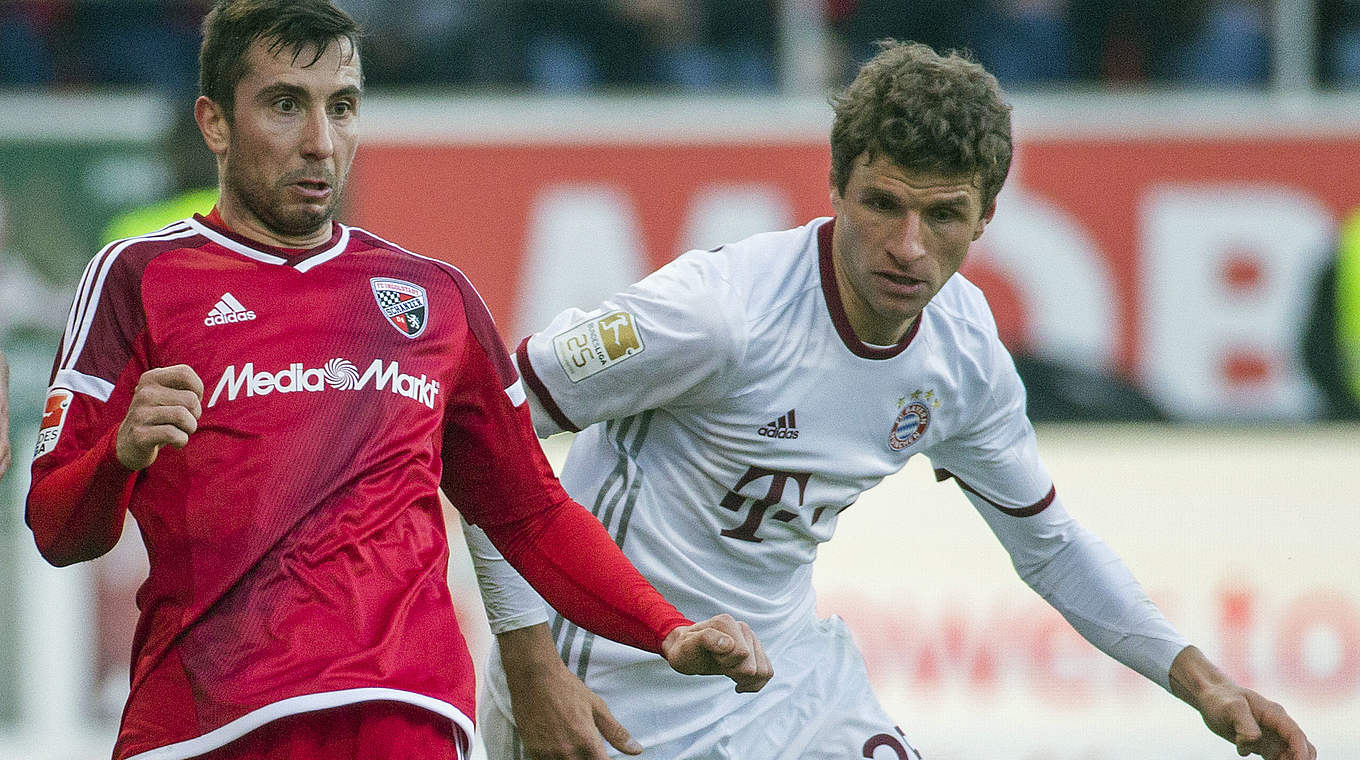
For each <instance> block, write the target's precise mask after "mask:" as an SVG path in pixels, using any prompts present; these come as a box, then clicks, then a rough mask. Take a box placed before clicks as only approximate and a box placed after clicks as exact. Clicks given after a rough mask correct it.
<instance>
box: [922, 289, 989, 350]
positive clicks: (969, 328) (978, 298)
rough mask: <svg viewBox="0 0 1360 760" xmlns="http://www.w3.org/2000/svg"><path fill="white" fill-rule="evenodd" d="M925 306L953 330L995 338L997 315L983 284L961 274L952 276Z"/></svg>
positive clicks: (980, 336)
mask: <svg viewBox="0 0 1360 760" xmlns="http://www.w3.org/2000/svg"><path fill="white" fill-rule="evenodd" d="M926 308H927V310H928V311H929V312H930V313H931V315H932V316H934V317H935V318H936V319H937V320H939V321H942V322H944V323H946V324H947V325H948V326H949V327H951V328H952V329H954V330H957V331H962V332H966V333H970V334H975V335H976V336H978V337H979V338H995V337H996V335H997V330H996V318H995V317H994V316H992V308H991V306H989V305H988V304H987V297H986V296H985V295H983V293H982V290H981V288H979V287H978V286H976V285H974V284H973V283H972V282H970V281H969V280H968V278H966V277H964V276H963V275H961V274H955V275H954V276H953V277H951V278H949V281H948V282H946V283H945V285H944V287H943V288H940V292H939V293H936V294H935V297H934V298H932V299H931V300H930V305H929V306H928V307H926Z"/></svg>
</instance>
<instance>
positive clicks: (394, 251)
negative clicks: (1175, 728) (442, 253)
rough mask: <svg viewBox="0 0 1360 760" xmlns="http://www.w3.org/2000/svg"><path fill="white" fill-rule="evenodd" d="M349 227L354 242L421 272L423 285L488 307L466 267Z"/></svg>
mask: <svg viewBox="0 0 1360 760" xmlns="http://www.w3.org/2000/svg"><path fill="white" fill-rule="evenodd" d="M346 228H347V229H348V231H349V237H350V241H351V245H356V246H359V247H360V248H361V249H366V250H369V251H378V252H382V253H384V254H387V255H389V256H391V257H393V258H394V259H396V260H397V261H399V262H401V265H402V269H403V270H405V271H414V272H417V273H419V274H421V275H422V280H423V284H426V285H428V286H432V287H440V286H447V287H449V288H451V289H453V290H455V291H456V292H457V293H458V295H460V296H461V297H462V298H463V300H464V301H469V300H470V301H471V302H472V303H473V304H477V305H480V306H482V307H483V308H485V305H486V304H485V303H484V302H483V301H482V297H481V294H479V293H478V292H477V288H476V287H474V286H473V284H472V281H471V280H469V279H468V276H467V275H466V274H464V273H463V270H461V269H459V268H458V267H456V266H454V265H453V264H450V263H449V262H447V261H444V260H443V259H437V258H435V257H433V256H426V255H425V254H422V253H417V252H415V251H412V250H410V249H409V248H405V247H403V246H401V245H398V244H397V243H394V242H392V241H391V240H388V239H387V238H384V237H381V236H379V235H376V234H374V233H372V232H369V231H368V230H366V229H364V228H362V227H354V226H352V225H346Z"/></svg>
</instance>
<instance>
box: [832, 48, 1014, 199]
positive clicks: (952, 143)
mask: <svg viewBox="0 0 1360 760" xmlns="http://www.w3.org/2000/svg"><path fill="white" fill-rule="evenodd" d="M877 44H878V48H879V52H878V54H877V55H875V56H874V57H873V59H872V60H870V61H869V62H868V63H866V64H864V66H863V67H861V68H860V70H859V73H858V74H857V75H856V76H855V80H854V81H853V82H851V83H850V86H849V87H847V88H845V90H844V91H843V92H841V93H840V94H839V95H837V96H836V97H835V98H834V99H833V100H832V107H833V109H834V110H835V113H836V118H835V121H834V122H833V123H832V126H831V181H832V182H833V183H834V184H835V186H836V190H837V192H845V185H846V183H847V182H848V181H849V180H850V173H851V171H852V170H853V169H854V163H855V160H856V159H858V158H859V157H860V156H861V155H866V156H867V157H868V158H870V159H873V158H875V157H877V156H880V155H883V156H887V157H888V158H889V159H890V160H892V162H893V163H895V164H897V165H898V166H901V167H902V168H903V169H908V170H911V171H928V172H934V173H939V174H944V175H964V174H966V175H971V176H974V177H976V179H977V182H978V185H979V189H980V190H981V191H982V207H983V209H984V210H985V209H986V208H987V207H988V206H990V205H991V203H992V201H993V200H995V199H996V195H997V193H999V192H1000V191H1001V186H1002V185H1003V184H1004V183H1005V182H1006V174H1007V173H1009V172H1010V167H1011V108H1010V106H1009V105H1007V104H1006V103H1005V102H1004V101H1003V100H1002V98H1001V86H1000V85H999V84H998V83H997V81H996V77H994V76H992V75H991V74H989V73H988V72H987V70H986V69H984V68H982V66H981V65H980V64H978V63H976V62H975V61H973V60H972V59H970V58H969V57H968V56H967V55H966V54H962V53H957V52H950V53H948V54H947V55H943V56H942V55H940V54H938V53H936V52H935V51H934V50H932V49H931V48H930V47H929V46H927V45H922V44H920V43H911V42H898V41H896V40H881V41H879V42H878V43H877Z"/></svg>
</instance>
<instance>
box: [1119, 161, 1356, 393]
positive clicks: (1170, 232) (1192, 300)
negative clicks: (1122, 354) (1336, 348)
mask: <svg viewBox="0 0 1360 760" xmlns="http://www.w3.org/2000/svg"><path fill="white" fill-rule="evenodd" d="M1141 215H1142V218H1141V222H1142V224H1141V228H1142V230H1143V245H1142V250H1143V261H1144V265H1143V270H1142V280H1141V282H1140V291H1141V293H1142V294H1143V296H1144V298H1145V302H1144V304H1143V308H1142V309H1141V310H1140V311H1141V313H1142V314H1143V326H1144V329H1143V338H1144V340H1143V345H1142V347H1141V351H1140V354H1141V365H1142V371H1143V376H1144V378H1145V380H1146V383H1147V387H1148V388H1149V389H1150V390H1151V391H1152V392H1153V393H1154V395H1155V396H1156V399H1157V401H1158V402H1159V403H1160V404H1161V405H1162V406H1163V407H1164V408H1165V409H1167V410H1168V411H1169V412H1171V413H1172V414H1173V415H1174V416H1176V417H1179V418H1182V419H1214V418H1224V417H1228V418H1233V417H1235V418H1240V419H1301V418H1304V417H1307V416H1309V415H1310V414H1312V412H1313V411H1314V409H1315V407H1316V403H1317V395H1316V391H1315V390H1314V388H1313V387H1312V384H1311V383H1310V382H1309V381H1308V379H1307V377H1306V376H1305V375H1304V370H1303V366H1302V362H1301V360H1300V358H1299V355H1300V350H1299V345H1300V340H1301V334H1302V329H1303V326H1304V324H1305V323H1306V321H1307V314H1308V310H1309V308H1310V307H1311V305H1312V300H1313V288H1314V285H1315V281H1316V277H1317V274H1318V271H1319V269H1320V267H1321V266H1322V264H1323V263H1324V262H1325V261H1326V259H1327V257H1329V256H1331V255H1332V245H1333V243H1332V230H1333V229H1334V227H1335V221H1334V219H1333V218H1332V215H1331V213H1330V212H1329V211H1328V210H1327V209H1326V208H1325V207H1323V206H1322V205H1321V204H1320V203H1318V202H1317V201H1316V200H1314V199H1313V198H1311V197H1309V196H1308V195H1306V194H1304V193H1302V192H1300V191H1299V190H1297V189H1295V188H1290V187H1284V186H1273V185H1270V186H1262V185H1244V184H1241V183H1233V184H1226V185H1196V186H1167V185H1162V186H1158V187H1154V188H1153V189H1152V190H1151V191H1150V192H1149V194H1148V196H1147V198H1146V200H1145V201H1144V203H1143V206H1142V208H1141Z"/></svg>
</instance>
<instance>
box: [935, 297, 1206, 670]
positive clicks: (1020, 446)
mask: <svg viewBox="0 0 1360 760" xmlns="http://www.w3.org/2000/svg"><path fill="white" fill-rule="evenodd" d="M973 316H974V317H975V319H976V323H977V324H978V325H979V326H980V331H979V332H980V339H981V340H985V342H986V347H985V348H980V349H979V350H977V351H976V352H974V353H973V354H972V355H973V356H975V357H980V358H976V359H974V360H973V362H971V363H969V364H968V365H966V366H965V367H964V370H963V371H964V372H966V373H973V372H976V373H979V374H978V375H977V378H976V381H975V382H974V383H973V387H976V388H981V389H984V390H981V391H980V392H979V393H978V398H976V399H974V404H975V409H976V411H975V413H974V415H973V419H972V421H971V423H970V424H969V425H967V426H966V427H965V428H964V429H963V430H962V431H960V433H959V434H958V435H955V436H953V437H951V438H950V439H948V440H946V441H943V442H941V443H940V444H938V445H936V446H934V447H932V448H931V450H930V451H929V456H930V459H931V463H932V465H934V467H935V468H936V476H937V477H938V478H940V479H941V480H943V479H946V478H950V477H952V478H954V479H956V480H957V481H958V484H959V487H960V488H962V489H963V491H964V494H965V495H966V496H967V497H968V500H969V501H970V502H971V503H972V504H973V506H974V507H975V508H976V509H977V510H978V513H979V514H981V515H982V518H983V519H984V520H985V521H986V522H987V525H988V527H990V528H991V530H992V532H993V533H994V534H995V535H996V537H997V538H998V539H999V540H1000V541H1001V544H1002V545H1003V546H1004V547H1005V548H1006V551H1007V552H1008V553H1009V554H1010V557H1011V562H1012V564H1013V565H1014V566H1015V569H1016V572H1018V573H1019V574H1020V577H1021V578H1023V579H1024V581H1025V582H1026V583H1027V584H1029V586H1030V587H1031V588H1033V589H1034V590H1035V591H1036V592H1038V594H1039V595H1040V596H1042V597H1043V598H1044V599H1045V600H1046V601H1048V602H1049V603H1050V604H1051V605H1053V607H1054V608H1055V609H1057V610H1058V611H1059V612H1060V613H1062V615H1063V617H1065V618H1066V619H1067V621H1068V622H1069V623H1071V624H1072V627H1073V628H1075V629H1076V630H1077V632H1078V633H1080V634H1081V635H1082V636H1083V637H1084V638H1085V639H1086V640H1087V641H1090V642H1091V643H1092V644H1094V645H1095V646H1096V647H1097V648H1098V649H1100V650H1101V651H1102V652H1105V653H1106V654H1108V655H1109V656H1111V657H1113V658H1114V659H1116V660H1118V661H1119V662H1121V663H1123V664H1125V665H1127V666H1128V667H1130V668H1132V669H1133V670H1135V671H1137V672H1138V673H1141V674H1142V675H1143V676H1145V677H1147V678H1149V679H1151V680H1152V681H1154V682H1156V683H1157V684H1159V685H1161V686H1162V688H1164V689H1169V688H1170V686H1169V678H1168V676H1169V671H1170V668H1171V661H1172V660H1173V659H1175V657H1176V655H1177V654H1179V653H1180V651H1181V650H1182V649H1184V648H1185V647H1186V646H1187V645H1188V643H1189V642H1188V641H1187V640H1186V639H1185V638H1184V637H1182V636H1181V635H1180V634H1179V633H1177V632H1176V630H1175V629H1174V628H1172V627H1171V624H1170V623H1169V622H1168V621H1167V620H1166V618H1165V617H1163V615H1162V613H1161V612H1160V611H1159V610H1158V609H1157V607H1156V606H1155V605H1154V604H1153V603H1152V602H1151V601H1150V600H1149V599H1148V598H1147V595H1146V594H1145V593H1144V591H1143V589H1142V587H1141V586H1140V585H1139V583H1138V581H1137V580H1136V579H1135V578H1134V577H1133V574H1132V573H1131V572H1130V571H1129V569H1128V567H1127V566H1126V565H1125V564H1124V562H1123V561H1122V560H1121V559H1120V558H1119V556H1118V555H1116V554H1115V553H1114V551H1113V550H1112V549H1110V547H1109V546H1108V545H1107V544H1105V543H1104V542H1103V541H1101V540H1100V539H1099V538H1097V537H1096V536H1095V535H1094V534H1092V533H1091V532H1089V531H1087V530H1086V529H1085V528H1083V527H1082V526H1081V525H1080V524H1079V523H1078V522H1077V521H1076V520H1075V519H1073V518H1072V517H1071V516H1070V515H1069V514H1068V513H1067V511H1066V510H1065V509H1064V508H1063V505H1062V503H1061V501H1060V500H1059V499H1058V497H1057V491H1056V489H1055V488H1054V486H1053V483H1052V478H1051V477H1050V475H1049V474H1048V471H1047V468H1045V467H1044V465H1043V462H1042V460H1041V459H1040V457H1039V449H1038V442H1037V439H1036V436H1035V433H1034V427H1033V426H1032V425H1031V424H1030V422H1029V418H1028V416H1027V415H1026V413H1025V388H1024V385H1023V383H1022V382H1021V381H1020V376H1019V375H1018V374H1017V373H1016V371H1015V363H1014V361H1012V360H1011V357H1010V353H1009V352H1008V351H1006V349H1005V347H1004V346H1003V345H1002V344H1001V341H1000V339H999V338H998V337H997V336H996V332H995V327H994V323H993V322H992V320H991V317H990V314H974V315H973Z"/></svg>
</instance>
